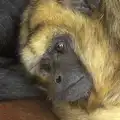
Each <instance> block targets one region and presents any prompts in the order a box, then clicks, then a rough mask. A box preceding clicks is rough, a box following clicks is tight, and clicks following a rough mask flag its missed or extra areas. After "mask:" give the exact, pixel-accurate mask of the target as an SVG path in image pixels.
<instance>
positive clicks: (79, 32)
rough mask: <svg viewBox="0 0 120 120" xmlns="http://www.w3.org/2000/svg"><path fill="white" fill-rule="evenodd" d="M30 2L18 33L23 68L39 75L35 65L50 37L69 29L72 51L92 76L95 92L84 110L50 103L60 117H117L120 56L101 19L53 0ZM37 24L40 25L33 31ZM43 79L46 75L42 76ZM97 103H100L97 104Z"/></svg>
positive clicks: (76, 119) (112, 119) (106, 119)
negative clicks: (113, 46) (72, 9)
mask: <svg viewBox="0 0 120 120" xmlns="http://www.w3.org/2000/svg"><path fill="white" fill-rule="evenodd" d="M108 1H110V0H106V3H107V4H108ZM32 2H33V3H32V5H30V6H28V9H27V10H26V11H25V13H24V15H23V22H22V23H21V34H20V44H21V49H20V53H21V61H22V63H23V64H24V65H25V67H26V69H27V70H28V71H29V72H30V73H31V74H36V75H38V74H37V71H34V66H35V64H36V63H37V61H38V60H39V59H40V57H41V56H42V55H43V53H44V52H45V50H46V49H47V47H48V46H49V44H50V42H51V40H52V37H53V36H55V35H56V34H63V33H69V34H70V35H71V36H72V39H73V40H74V41H73V42H74V43H75V46H74V51H75V52H76V54H77V55H78V56H79V57H80V59H81V60H82V61H83V63H84V64H85V65H86V67H87V69H88V71H89V72H90V73H91V74H92V76H93V79H94V80H93V82H94V86H95V90H96V92H94V91H93V92H92V94H91V96H90V98H89V101H88V103H87V104H86V109H85V110H87V112H86V111H84V110H81V108H80V107H79V106H77V107H76V108H74V107H71V106H70V104H68V103H53V105H54V107H55V110H54V111H57V113H58V115H59V116H60V117H61V119H62V120H89V119H90V120H109V119H110V120H119V119H120V114H119V113H120V107H119V104H120V103H119V102H120V93H119V92H118V91H120V81H119V79H120V73H119V68H120V56H119V54H118V53H117V52H116V51H113V50H112V48H111V47H110V44H109V37H108V36H106V34H105V33H104V31H103V28H104V27H103V26H102V24H101V22H100V21H99V20H91V19H90V18H88V17H86V16H84V15H83V14H81V13H75V12H72V11H71V10H69V9H66V8H64V7H62V6H60V5H59V4H57V3H56V2H55V1H54V0H47V2H44V0H43V1H42V0H33V1H32ZM28 24H29V29H28ZM38 24H39V26H40V25H42V27H39V28H38V29H39V31H37V32H34V30H35V28H36V26H37V25H38ZM111 29H112V28H111ZM29 35H31V37H30V38H29ZM28 38H29V41H28ZM38 76H39V75H38ZM45 80H47V78H43V81H45ZM100 105H102V106H103V107H101V108H98V107H99V106H100Z"/></svg>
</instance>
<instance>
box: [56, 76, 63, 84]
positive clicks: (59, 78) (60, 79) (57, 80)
mask: <svg viewBox="0 0 120 120" xmlns="http://www.w3.org/2000/svg"><path fill="white" fill-rule="evenodd" d="M61 81H62V76H60V75H59V76H57V78H56V80H55V82H56V83H61Z"/></svg>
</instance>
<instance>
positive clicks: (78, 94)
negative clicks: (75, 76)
mask: <svg viewBox="0 0 120 120" xmlns="http://www.w3.org/2000/svg"><path fill="white" fill-rule="evenodd" d="M86 83H87V84H89V85H86ZM91 88H92V84H91V83H90V82H89V81H88V80H87V79H86V78H85V77H84V76H82V77H81V78H80V79H79V80H77V81H76V82H75V83H72V84H71V85H70V86H69V87H67V88H66V89H65V90H62V91H61V92H56V93H55V96H54V100H59V101H61V100H62V101H67V102H74V101H77V100H84V99H85V100H86V99H88V98H89V96H90V93H91Z"/></svg>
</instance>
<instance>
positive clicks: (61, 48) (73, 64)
mask: <svg viewBox="0 0 120 120" xmlns="http://www.w3.org/2000/svg"><path fill="white" fill-rule="evenodd" d="M37 34H38V35H39V34H40V35H41V32H40V33H39V31H38V33H37ZM50 34H51V33H50ZM43 35H44V36H45V34H43ZM33 36H34V35H33ZM41 36H42V35H41ZM34 37H35V36H34ZM34 37H33V38H32V39H34V40H35V39H36V38H34ZM38 39H39V40H40V41H37V42H36V43H34V41H33V43H32V44H31V45H30V46H26V47H25V48H24V49H23V60H24V62H25V65H27V67H28V69H29V72H31V73H32V74H33V75H36V76H38V77H39V78H40V80H41V81H42V82H45V84H48V88H47V89H48V93H49V97H50V98H51V99H54V100H67V101H75V100H78V99H87V98H88V97H89V93H90V90H91V88H92V78H91V76H90V74H89V73H88V71H87V69H86V67H85V66H84V64H83V63H82V61H81V60H80V59H79V57H78V56H77V54H76V53H75V52H74V40H73V38H72V36H71V35H70V34H68V33H63V34H59V33H57V34H56V35H52V36H51V37H50V38H47V39H48V41H47V43H46V45H45V46H46V47H45V48H44V49H45V51H42V53H43V54H36V52H37V53H39V52H40V51H41V49H42V48H40V47H38V46H39V45H38V46H37V44H41V45H42V44H44V40H42V37H41V38H39V37H38ZM43 39H44V38H43ZM42 41H43V43H42ZM40 42H41V43H40ZM35 44H36V45H35ZM43 46H44V45H43ZM43 46H41V47H43ZM32 47H33V48H32ZM26 49H27V51H26ZM32 49H33V51H34V50H37V51H35V52H32ZM25 52H30V53H31V56H30V57H29V58H28V59H29V60H27V61H26V60H25V59H26V58H24V57H25V56H26V55H25ZM24 55H25V56H24ZM26 62H27V63H26Z"/></svg>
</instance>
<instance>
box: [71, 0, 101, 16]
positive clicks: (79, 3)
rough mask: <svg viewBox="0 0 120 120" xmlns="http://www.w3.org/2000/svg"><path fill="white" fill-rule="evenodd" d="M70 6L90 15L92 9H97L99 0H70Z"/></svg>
mask: <svg viewBox="0 0 120 120" xmlns="http://www.w3.org/2000/svg"><path fill="white" fill-rule="evenodd" d="M70 4H71V8H72V9H74V10H78V11H80V12H83V13H85V14H87V15H92V12H93V11H94V9H98V8H99V5H100V0H70Z"/></svg>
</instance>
